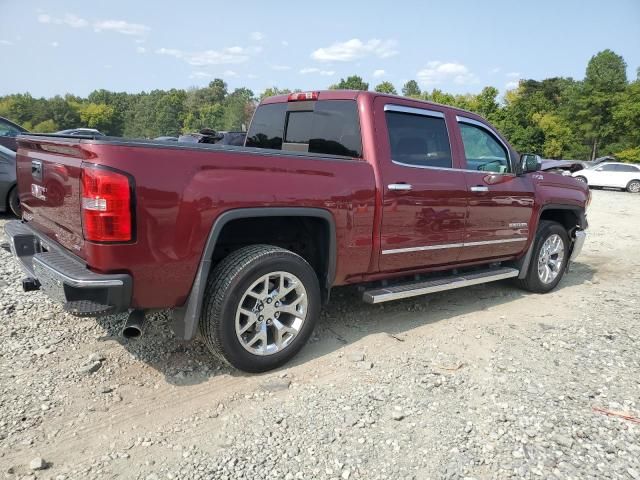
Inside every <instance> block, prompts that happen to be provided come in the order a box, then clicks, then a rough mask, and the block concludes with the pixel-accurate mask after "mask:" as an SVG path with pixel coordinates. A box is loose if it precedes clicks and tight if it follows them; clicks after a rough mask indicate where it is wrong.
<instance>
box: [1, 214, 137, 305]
mask: <svg viewBox="0 0 640 480" xmlns="http://www.w3.org/2000/svg"><path fill="white" fill-rule="evenodd" d="M4 231H5V234H6V236H7V238H8V240H9V247H10V249H11V253H12V254H13V256H14V257H15V258H16V259H17V260H18V262H19V263H20V266H21V267H22V269H23V270H24V271H25V273H26V274H27V275H28V277H30V279H35V280H36V282H33V281H32V282H31V284H32V285H35V286H36V287H37V286H39V288H40V289H41V290H43V291H44V292H45V293H46V294H47V295H48V296H49V297H51V298H52V299H54V300H56V301H58V302H60V303H62V304H63V306H64V309H65V310H66V311H68V312H70V313H73V314H75V315H80V316H100V315H109V314H111V313H118V312H123V311H126V310H128V309H129V305H130V303H131V287H132V280H131V276H130V275H127V274H124V273H123V274H109V275H106V274H98V273H95V272H92V271H91V270H89V269H88V268H87V265H86V263H84V262H83V261H82V260H81V259H79V258H78V257H76V256H75V255H72V254H71V253H69V252H68V251H66V250H65V249H63V248H61V247H60V246H59V245H57V244H56V243H54V242H52V241H51V240H49V239H47V238H46V237H43V236H41V235H39V234H38V233H37V232H36V231H35V230H34V229H32V228H31V227H30V226H28V225H27V224H25V223H23V222H20V221H17V220H16V221H12V222H9V223H7V224H6V225H5V227H4Z"/></svg>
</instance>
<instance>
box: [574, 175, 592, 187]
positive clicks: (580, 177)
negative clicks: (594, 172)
mask: <svg viewBox="0 0 640 480" xmlns="http://www.w3.org/2000/svg"><path fill="white" fill-rule="evenodd" d="M576 179H577V180H580V181H581V182H583V183H586V184H587V185H588V184H589V182H588V181H587V178H586V177H583V176H582V175H578V176H577V177H576Z"/></svg>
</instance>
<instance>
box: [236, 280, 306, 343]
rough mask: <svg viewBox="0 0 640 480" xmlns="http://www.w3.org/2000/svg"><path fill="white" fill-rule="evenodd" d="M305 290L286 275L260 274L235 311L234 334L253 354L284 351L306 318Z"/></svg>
mask: <svg viewBox="0 0 640 480" xmlns="http://www.w3.org/2000/svg"><path fill="white" fill-rule="evenodd" d="M307 307H308V298H307V291H306V289H305V288H304V285H303V284H302V282H301V281H300V279H299V278H298V277H296V276H295V275H293V274H292V273H289V272H273V273H268V274H266V275H263V276H262V277H260V278H259V279H258V280H256V281H255V282H253V284H252V285H251V286H250V287H249V288H248V289H247V291H246V292H245V293H244V295H243V296H242V299H241V300H240V304H239V305H238V309H237V311H236V335H237V337H238V340H239V341H240V344H241V345H242V346H243V347H244V349H245V350H247V351H249V352H250V353H252V354H254V355H272V354H274V353H277V352H280V351H282V350H284V349H285V348H287V347H288V346H289V345H290V344H291V342H292V341H293V339H294V338H296V336H297V335H298V333H299V332H300V329H301V328H302V325H303V324H304V321H305V319H306V317H307Z"/></svg>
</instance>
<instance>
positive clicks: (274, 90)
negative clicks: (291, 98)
mask: <svg viewBox="0 0 640 480" xmlns="http://www.w3.org/2000/svg"><path fill="white" fill-rule="evenodd" d="M288 93H291V90H289V89H288V88H278V87H276V86H273V87H269V88H266V89H265V91H264V92H262V93H261V94H260V100H261V101H262V100H264V99H265V98H268V97H275V96H276V95H285V94H288Z"/></svg>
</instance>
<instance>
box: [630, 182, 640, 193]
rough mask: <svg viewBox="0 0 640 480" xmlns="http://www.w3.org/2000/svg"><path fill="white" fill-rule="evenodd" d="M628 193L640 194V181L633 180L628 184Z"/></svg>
mask: <svg viewBox="0 0 640 480" xmlns="http://www.w3.org/2000/svg"><path fill="white" fill-rule="evenodd" d="M627 192H629V193H639V192H640V180H631V181H630V182H629V183H628V184H627Z"/></svg>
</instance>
